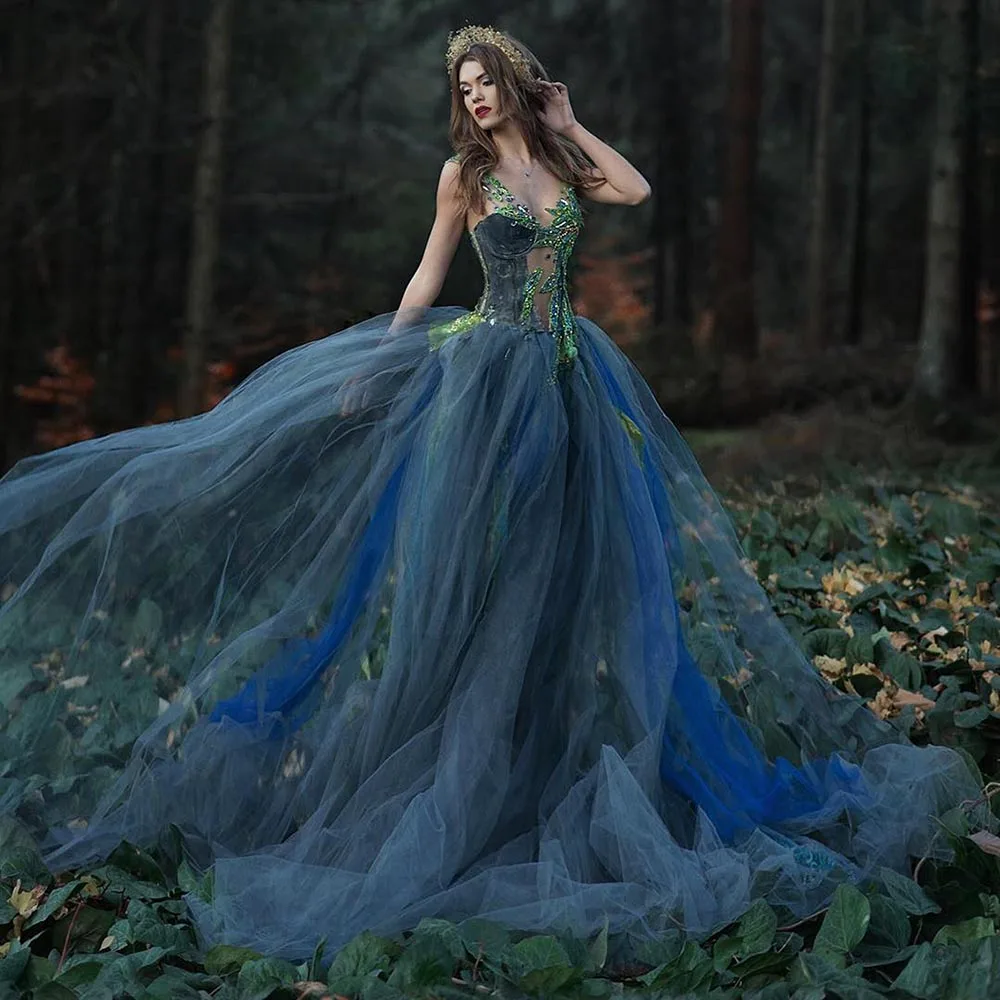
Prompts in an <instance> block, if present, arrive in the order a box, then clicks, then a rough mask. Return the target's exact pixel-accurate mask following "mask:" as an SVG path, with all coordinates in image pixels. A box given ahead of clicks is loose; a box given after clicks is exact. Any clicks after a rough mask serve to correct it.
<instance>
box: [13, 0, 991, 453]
mask: <svg viewBox="0 0 1000 1000" xmlns="http://www.w3.org/2000/svg"><path fill="white" fill-rule="evenodd" d="M0 19H2V23H3V25H4V29H5V30H4V31H3V32H2V33H0V469H3V468H7V467H9V466H10V465H11V464H12V463H13V462H14V461H16V460H17V459H18V458H19V457H21V456H23V455H26V454H28V453H31V452H34V451H38V450H42V449H46V448H52V447H56V446H58V445H60V444H65V443H67V442H70V441H73V440H77V439H80V438H83V437H87V436H92V435H95V434H104V433H107V432H109V431H113V430H115V429H118V428H121V427H126V426H132V425H136V424H141V423H148V422H153V421H160V420H167V419H172V418H174V417H177V416H180V415H183V414H187V413H194V412H197V411H198V410H201V409H205V408H206V407H208V406H211V405H212V404H213V403H214V402H216V401H217V400H218V399H220V398H221V397H222V396H223V395H224V394H225V393H226V392H227V391H229V389H231V388H232V387H233V386H234V385H235V384H236V383H237V382H238V381H239V380H240V379H241V378H243V377H244V376H246V375H247V374H249V372H250V371H252V370H253V369H254V368H256V367H257V366H258V365H260V364H261V363H262V362H264V361H266V360H267V359H268V358H270V357H272V356H274V355H275V354H277V353H280V352H281V351H284V350H287V349H288V348H290V347H293V346H295V345H296V344H298V343H301V342H303V341H305V340H308V339H315V338H317V337H323V336H327V335H330V334H333V333H335V332H336V331H337V330H339V329H342V328H343V327H344V326H347V325H349V324H351V323H354V322H357V321H358V320H360V319H363V318H365V317H367V316H370V315H374V314H377V313H381V312H386V311H389V310H391V309H393V308H395V307H396V305H397V304H398V301H399V296H400V294H401V292H402V289H403V287H404V286H405V283H406V280H407V279H408V277H409V275H410V273H412V270H413V268H414V267H415V265H416V263H417V261H418V259H419V256H420V252H421V250H422V247H423V243H424V240H425V238H426V235H427V230H428V227H429V225H430V222H431V219H432V216H433V208H434V198H433V192H434V186H435V180H436V177H437V173H438V170H439V168H440V164H441V161H442V160H443V159H444V158H445V157H446V156H447V155H449V152H450V151H449V149H448V147H447V118H448V93H447V82H446V77H445V74H444V63H443V49H444V45H445V40H446V37H447V33H448V31H449V30H451V29H452V28H454V27H456V26H458V25H460V24H462V23H464V22H465V21H466V20H475V21H477V22H479V23H496V24H499V25H500V26H502V27H505V28H507V29H508V30H510V31H511V32H512V33H514V34H515V35H517V36H519V37H521V38H523V39H524V40H525V41H526V42H527V43H528V44H529V45H530V46H531V47H532V48H533V49H534V50H535V52H536V53H537V54H538V55H539V56H540V58H541V59H542V61H543V62H544V63H545V64H546V66H547V67H548V68H549V70H550V72H551V73H552V75H553V76H554V78H556V79H560V80H563V81H565V82H566V83H567V84H568V85H569V88H570V93H571V96H572V99H573V104H574V108H575V109H576V111H577V114H578V116H579V117H580V119H581V120H582V121H583V122H584V123H585V124H586V125H587V126H588V127H589V128H591V129H592V130H593V131H595V132H596V133H597V134H599V135H601V136H602V137H604V138H606V139H607V140H608V141H609V142H611V143H612V144H613V145H615V146H616V147H618V148H620V149H621V150H622V151H623V152H624V153H625V154H626V155H628V156H629V157H630V158H632V159H633V160H634V162H636V164H637V165H638V166H639V167H640V169H642V170H643V172H644V173H645V174H646V176H647V177H649V178H650V180H651V182H652V184H653V189H654V197H653V198H652V199H651V200H650V201H649V202H647V203H646V204H644V205H643V206H642V207H641V208H639V209H634V210H623V209H620V208H611V207H608V206H589V207H588V208H587V209H586V228H585V232H584V236H583V239H582V241H581V244H580V251H579V258H578V262H577V267H576V271H575V280H574V290H575V299H576V304H577V309H578V311H580V312H581V313H585V314H587V315H589V316H591V317H592V318H593V319H594V320H595V321H596V322H598V323H600V324H601V325H602V326H603V327H604V328H605V329H607V330H608V331H609V333H611V334H612V335H613V336H615V337H616V338H617V339H618V340H619V342H620V343H621V345H622V346H623V348H624V349H626V350H627V351H629V353H630V354H632V356H633V357H634V358H635V360H636V362H637V363H638V364H639V365H640V366H641V368H642V369H643V372H644V373H645V374H646V376H647V378H649V380H650V382H651V383H652V385H653V386H654V388H655V389H656V391H657V392H658V393H659V395H660V399H661V402H662V403H663V405H664V407H665V409H666V410H667V412H668V413H669V414H670V415H671V416H673V417H674V418H675V419H676V420H678V422H679V423H682V424H685V425H693V424H697V425H702V426H707V425H719V424H727V423H737V422H744V421H749V420H754V419H756V418H758V417H760V416H762V415H764V414H767V413H769V412H771V411H773V410H774V409H775V408H783V409H788V408H802V407H808V406H811V405H814V404H815V403H817V402H819V401H821V400H823V399H825V398H828V397H830V396H836V397H838V398H841V397H845V396H849V397H851V398H855V397H857V398H860V399H862V400H865V401H868V402H869V403H899V402H902V401H905V400H910V401H912V402H916V403H920V404H921V405H926V404H927V403H928V402H929V403H930V409H931V411H932V412H933V413H935V414H937V413H942V412H946V411H948V410H950V409H952V408H968V407H970V406H975V407H989V406H991V405H995V404H996V400H997V395H998V392H1000V318H998V317H1000V310H998V306H997V293H998V290H1000V225H998V223H1000V204H998V200H1000V0H886V2H881V3H876V2H875V0H823V2H819V0H817V2H816V3H811V4H803V3H801V0H770V2H769V3H767V4H765V3H764V2H763V0H638V2H633V0H545V2H541V3H539V2H537V0H536V2H532V3H528V2H527V0H524V2H505V3H503V4H500V3H499V2H497V0H483V2H481V3H480V4H479V5H478V6H477V8H476V10H475V14H474V16H473V15H472V13H471V12H470V10H469V8H468V6H467V5H461V6H460V5H459V4H458V3H456V2H454V0H416V2H412V0H411V2H407V3H404V2H403V0H363V2H362V0H296V2H294V3H288V2H280V3H279V2H278V0H211V2H205V0H143V2H142V3H140V2H138V0H100V2H99V3H95V4H79V3H76V2H72V0H0ZM479 280H480V279H479V273H478V264H477V262H476V260H475V257H474V255H473V254H472V253H471V249H470V247H469V246H468V244H467V243H465V244H463V247H462V249H461V251H460V253H459V255H458V257H457V259H456V262H455V265H454V267H453V268H452V272H451V274H450V275H449V279H448V282H447V284H446V286H445V289H444V292H443V294H442V296H441V300H440V301H441V302H443V303H461V304H466V305H471V303H472V302H473V301H474V300H475V298H476V297H477V295H478V291H479ZM852 394H853V395H852Z"/></svg>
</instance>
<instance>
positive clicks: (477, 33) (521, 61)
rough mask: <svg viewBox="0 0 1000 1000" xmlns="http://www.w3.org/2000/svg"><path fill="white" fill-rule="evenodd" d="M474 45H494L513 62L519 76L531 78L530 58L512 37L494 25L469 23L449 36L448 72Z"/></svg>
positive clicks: (446, 55) (446, 56)
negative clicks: (515, 44)
mask: <svg viewBox="0 0 1000 1000" xmlns="http://www.w3.org/2000/svg"><path fill="white" fill-rule="evenodd" d="M473 45H493V46H495V47H496V48H498V49H499V50H500V51H501V52H502V53H503V54H504V55H505V56H506V57H507V58H508V59H509V60H510V62H511V65H513V67H514V70H515V72H516V73H517V74H518V76H521V77H523V78H524V79H525V80H530V79H531V67H530V66H529V65H528V60H527V59H525V58H524V55H523V54H522V53H521V52H520V51H518V49H517V47H516V46H514V45H512V44H511V42H510V39H509V38H508V37H507V36H506V35H505V34H504V33H503V32H502V31H497V29H496V28H494V27H490V26H487V27H483V26H481V25H478V24H467V25H466V26H465V27H464V28H461V29H459V30H458V31H453V32H452V33H451V34H450V35H449V36H448V49H447V51H446V52H445V62H446V63H447V65H448V73H449V75H450V74H451V71H452V69H453V68H454V66H455V62H456V60H457V59H458V57H459V56H463V55H465V53H466V52H468V51H469V48H470V47H471V46H473Z"/></svg>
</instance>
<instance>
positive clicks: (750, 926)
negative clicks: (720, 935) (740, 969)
mask: <svg viewBox="0 0 1000 1000" xmlns="http://www.w3.org/2000/svg"><path fill="white" fill-rule="evenodd" d="M777 932H778V917H777V915H776V914H775V912H774V910H772V909H771V907H770V906H769V905H768V904H767V903H766V902H765V901H764V900H763V899H758V900H757V901H756V902H755V903H754V904H753V906H751V907H750V909H749V910H747V912H746V913H744V914H743V918H742V919H741V920H740V925H739V929H738V930H737V932H736V933H737V934H738V935H739V937H740V938H742V939H743V950H742V952H741V954H742V955H743V957H744V958H750V957H751V956H753V955H762V954H763V953H764V952H765V951H767V950H768V949H769V948H770V947H771V945H772V944H774V936H775V934H777Z"/></svg>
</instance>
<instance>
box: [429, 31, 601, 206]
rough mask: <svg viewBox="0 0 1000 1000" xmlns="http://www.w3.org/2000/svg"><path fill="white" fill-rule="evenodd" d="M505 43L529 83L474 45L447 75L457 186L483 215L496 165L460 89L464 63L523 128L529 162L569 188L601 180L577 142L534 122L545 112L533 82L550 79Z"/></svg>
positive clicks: (495, 54)
mask: <svg viewBox="0 0 1000 1000" xmlns="http://www.w3.org/2000/svg"><path fill="white" fill-rule="evenodd" d="M503 34H504V35H505V36H506V38H507V39H508V40H509V41H510V43H511V44H512V45H514V46H515V47H516V48H517V49H518V50H519V51H520V52H521V53H522V54H523V55H524V57H525V59H527V61H528V65H529V66H530V67H531V75H532V81H531V82H529V81H527V80H525V79H524V78H523V77H521V76H519V75H518V74H517V72H516V71H515V69H514V67H513V65H512V64H511V62H510V60H509V59H508V58H507V57H506V56H505V55H504V54H503V52H501V51H500V49H498V48H496V46H494V45H489V44H488V43H480V42H477V43H475V44H473V45H470V46H469V49H468V51H467V52H464V53H463V54H462V55H460V56H459V57H458V58H457V59H456V60H455V65H454V66H453V67H452V71H451V123H450V126H449V129H448V139H449V141H450V142H451V147H452V149H453V150H454V151H455V153H456V154H457V156H458V162H459V167H460V169H461V174H460V176H459V185H460V188H461V192H462V200H463V203H464V205H465V208H466V210H468V209H473V210H474V211H476V212H481V211H483V210H484V209H485V200H484V198H483V178H484V177H485V176H486V175H487V174H488V173H489V172H490V171H492V170H493V168H494V167H495V166H496V165H497V163H498V162H499V160H500V157H499V154H498V152H497V148H496V144H495V143H494V141H493V136H492V135H491V134H490V133H489V132H487V131H486V130H485V129H481V128H480V127H479V126H478V125H477V124H476V123H475V122H474V121H473V120H472V116H471V115H470V114H469V111H468V109H467V108H466V106H465V99H464V97H463V95H462V91H461V88H460V85H459V79H458V76H459V73H460V72H461V69H462V65H463V63H466V62H468V61H469V60H470V59H474V60H475V61H476V62H478V63H479V64H480V65H481V66H482V67H483V69H484V70H486V72H487V73H488V74H489V75H490V77H491V78H492V79H493V82H494V83H495V84H496V88H497V93H498V95H499V98H500V108H498V109H497V110H503V111H504V112H506V113H507V114H508V115H509V116H510V117H511V118H512V119H513V120H514V121H516V122H517V124H518V125H519V126H520V128H521V132H522V134H523V135H524V139H525V142H526V143H527V144H528V150H529V151H530V153H531V155H532V157H533V158H534V159H536V160H538V161H539V162H540V163H543V164H544V165H545V166H546V167H547V168H548V169H549V170H550V171H551V172H552V173H553V174H555V176H556V177H558V178H559V179H560V180H561V181H562V182H563V183H564V184H570V185H572V186H573V187H592V186H596V185H597V184H600V183H601V181H602V178H600V177H596V178H595V177H594V175H593V174H592V173H591V170H592V168H593V165H594V164H593V161H592V160H591V159H590V157H588V156H587V155H586V154H585V153H584V152H583V150H582V149H580V147H579V146H577V144H576V143H575V142H573V141H572V140H570V139H567V138H565V137H564V136H562V135H559V134H558V133H556V132H553V131H552V130H551V129H550V128H547V127H546V126H545V124H544V123H543V122H542V121H541V119H540V118H539V117H538V113H539V112H540V111H541V110H542V109H543V108H544V107H545V101H544V98H543V97H542V93H541V88H540V87H538V86H536V85H535V84H534V82H533V81H534V80H535V79H536V78H540V79H542V80H548V79H549V74H548V73H547V72H546V70H545V67H544V66H543V65H542V64H541V63H540V62H539V61H538V59H537V57H536V56H535V55H534V53H533V52H532V51H531V50H530V49H529V48H528V47H527V46H526V45H524V44H523V43H522V42H519V41H518V40H517V39H515V38H512V37H511V36H510V35H508V34H507V32H503Z"/></svg>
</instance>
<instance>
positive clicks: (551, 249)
mask: <svg viewBox="0 0 1000 1000" xmlns="http://www.w3.org/2000/svg"><path fill="white" fill-rule="evenodd" d="M453 159H454V157H453ZM483 191H484V194H485V196H486V199H487V207H488V209H489V214H488V215H486V216H485V217H484V218H483V219H481V220H480V221H479V222H478V223H477V225H476V226H475V227H474V228H473V229H472V230H471V232H470V233H469V238H470V240H471V241H472V246H473V249H474V250H475V251H476V255H477V256H478V258H479V262H480V265H481V266H482V269H483V291H482V294H481V295H480V297H479V301H478V302H477V303H476V306H475V308H474V309H473V310H472V311H471V312H470V313H468V314H467V315H465V316H461V317H459V318H458V319H457V320H453V321H451V322H450V323H447V324H445V325H444V326H441V327H438V328H436V329H435V330H434V331H432V333H433V341H434V345H435V346H437V345H439V344H440V343H441V342H443V340H445V339H446V338H447V337H449V336H451V335H452V334H455V333H461V332H464V331H466V330H469V329H471V328H472V327H474V326H476V325H478V324H480V323H487V324H495V323H499V322H503V323H511V324H515V325H517V326H522V327H524V328H525V329H526V330H541V331H545V332H548V333H550V334H551V335H552V336H553V337H554V338H555V341H556V358H557V364H559V365H560V366H562V365H569V364H571V363H572V361H573V358H574V357H575V356H576V324H575V321H574V318H573V309H572V304H571V302H570V297H569V281H568V267H569V259H570V256H571V255H572V252H573V246H574V244H575V242H576V238H577V235H578V234H579V232H580V228H581V226H582V216H581V212H580V205H579V203H578V201H577V198H576V192H575V191H574V190H573V188H572V187H570V186H569V185H564V187H563V193H562V195H561V196H560V198H559V200H558V201H557V202H556V204H555V205H554V206H552V207H551V208H547V209H546V212H547V214H548V215H550V216H551V219H550V221H548V222H542V221H540V220H539V219H537V218H535V216H534V215H532V213H531V211H530V210H529V209H528V207H527V206H526V205H524V204H522V203H521V202H519V201H518V200H517V199H516V198H515V197H514V196H513V194H511V192H510V191H509V189H508V188H507V187H506V186H505V185H504V184H503V183H501V181H500V180H499V179H498V178H496V177H494V176H493V175H492V174H487V176H486V178H485V179H484V182H483Z"/></svg>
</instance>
